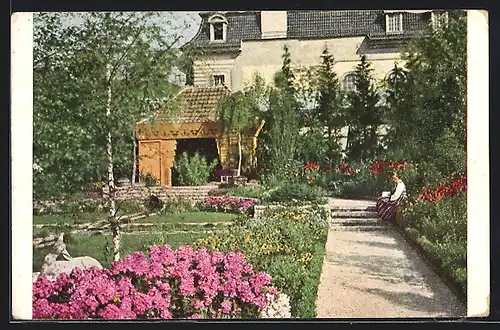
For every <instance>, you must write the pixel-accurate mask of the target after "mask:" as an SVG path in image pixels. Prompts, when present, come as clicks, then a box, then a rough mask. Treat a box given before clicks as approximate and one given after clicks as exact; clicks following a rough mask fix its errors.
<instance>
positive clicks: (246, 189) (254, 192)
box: [226, 186, 266, 198]
mask: <svg viewBox="0 0 500 330" xmlns="http://www.w3.org/2000/svg"><path fill="white" fill-rule="evenodd" d="M265 191H266V188H265V187H263V186H242V187H232V188H229V189H228V190H227V191H226V195H227V196H235V197H247V198H260V197H261V196H262V194H263V193H264V192H265Z"/></svg>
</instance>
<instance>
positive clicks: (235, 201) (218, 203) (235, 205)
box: [199, 196, 257, 214]
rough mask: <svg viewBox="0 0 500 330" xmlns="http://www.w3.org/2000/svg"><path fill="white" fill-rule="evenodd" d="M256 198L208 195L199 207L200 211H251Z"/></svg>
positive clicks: (240, 212)
mask: <svg viewBox="0 0 500 330" xmlns="http://www.w3.org/2000/svg"><path fill="white" fill-rule="evenodd" d="M256 203H257V200H256V199H254V198H239V197H229V196H220V197H209V198H207V199H205V200H204V201H203V202H201V203H200V205H199V207H200V210H202V211H213V212H232V213H239V214H242V213H251V212H252V211H253V207H254V205H255V204H256Z"/></svg>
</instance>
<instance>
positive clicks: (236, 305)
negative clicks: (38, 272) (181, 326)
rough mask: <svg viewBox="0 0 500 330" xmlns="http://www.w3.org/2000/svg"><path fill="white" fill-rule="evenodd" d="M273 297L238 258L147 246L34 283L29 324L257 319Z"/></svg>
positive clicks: (266, 281)
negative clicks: (105, 264) (107, 265)
mask: <svg viewBox="0 0 500 330" xmlns="http://www.w3.org/2000/svg"><path fill="white" fill-rule="evenodd" d="M278 294H279V292H278V290H276V289H275V288H274V287H272V286H271V277H270V276H269V275H268V274H266V273H263V272H255V271H254V270H253V266H252V264H250V263H248V262H247V261H246V259H245V256H244V255H243V254H242V253H240V252H233V251H230V252H228V253H226V254H223V253H220V252H214V253H209V252H208V251H207V250H206V249H203V248H201V249H198V250H196V251H195V250H194V249H193V248H192V247H189V246H182V247H179V248H178V249H177V250H172V249H171V248H170V247H169V246H167V245H166V246H161V247H159V246H152V247H151V250H150V253H149V259H148V258H147V257H146V255H144V254H143V253H142V252H136V253H133V254H131V255H129V256H128V257H126V258H125V259H123V260H121V261H118V262H114V263H113V265H112V267H111V269H96V268H91V269H88V270H84V271H82V270H81V269H75V270H73V271H72V272H71V274H69V275H68V274H61V275H59V276H58V277H57V279H56V280H55V281H50V280H48V279H47V278H46V277H45V276H40V277H39V278H38V279H37V281H36V282H35V283H34V284H33V318H34V319H108V320H109V319H155V318H162V319H182V318H256V317H258V316H259V314H260V313H261V312H262V311H263V310H264V309H266V308H267V307H268V306H269V305H270V301H271V298H273V297H274V296H276V295H278Z"/></svg>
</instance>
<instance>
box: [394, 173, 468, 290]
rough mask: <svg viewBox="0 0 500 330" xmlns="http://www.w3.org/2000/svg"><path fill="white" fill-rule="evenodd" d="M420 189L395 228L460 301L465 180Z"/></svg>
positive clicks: (464, 275) (459, 177)
mask: <svg viewBox="0 0 500 330" xmlns="http://www.w3.org/2000/svg"><path fill="white" fill-rule="evenodd" d="M447 181H448V182H445V183H440V184H438V185H437V186H436V187H424V188H422V189H421V193H420V194H419V195H418V197H417V198H413V199H410V200H409V201H408V203H406V205H405V207H404V208H403V209H402V210H401V214H399V216H398V219H397V220H398V221H397V223H398V225H399V226H400V227H401V229H402V230H403V231H404V234H405V235H406V236H407V237H409V238H410V239H411V240H412V241H413V242H414V243H415V244H416V245H417V246H418V248H419V249H420V250H421V251H422V253H423V254H424V256H425V257H426V258H427V259H428V260H429V261H430V262H431V263H432V264H433V266H434V267H435V268H436V269H437V271H438V273H439V274H440V275H441V276H442V277H443V278H444V279H445V280H446V281H447V282H448V283H451V286H452V288H453V289H455V291H457V292H458V293H459V295H460V296H461V298H462V299H465V297H466V289H467V196H466V187H467V178H466V176H465V175H464V174H458V175H454V176H452V177H451V178H449V179H448V180H447Z"/></svg>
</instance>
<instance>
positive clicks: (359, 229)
mask: <svg viewBox="0 0 500 330" xmlns="http://www.w3.org/2000/svg"><path fill="white" fill-rule="evenodd" d="M388 229H389V226H385V225H378V226H342V225H340V226H339V225H335V226H330V230H332V231H355V232H371V231H386V230H388Z"/></svg>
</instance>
